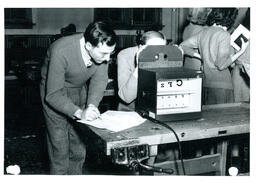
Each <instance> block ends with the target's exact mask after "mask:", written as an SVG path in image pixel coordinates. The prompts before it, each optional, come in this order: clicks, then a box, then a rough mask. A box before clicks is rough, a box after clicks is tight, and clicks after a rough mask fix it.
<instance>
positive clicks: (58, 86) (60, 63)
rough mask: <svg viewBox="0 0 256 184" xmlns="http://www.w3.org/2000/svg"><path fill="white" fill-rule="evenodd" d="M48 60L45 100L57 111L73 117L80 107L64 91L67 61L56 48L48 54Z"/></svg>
mask: <svg viewBox="0 0 256 184" xmlns="http://www.w3.org/2000/svg"><path fill="white" fill-rule="evenodd" d="M46 60H48V65H49V66H48V73H47V82H46V95H45V100H46V102H47V103H48V104H49V105H50V106H51V107H53V108H54V109H55V110H57V111H59V112H61V113H63V114H65V115H67V116H69V117H72V116H73V114H74V113H75V111H76V110H77V109H79V107H78V106H76V105H75V104H74V103H73V102H72V101H71V99H69V98H68V97H67V96H66V94H65V91H64V83H65V69H66V67H67V63H66V60H65V58H64V57H63V56H62V54H61V53H59V52H58V51H57V50H56V49H54V48H52V49H51V50H49V51H48V52H47V56H46Z"/></svg>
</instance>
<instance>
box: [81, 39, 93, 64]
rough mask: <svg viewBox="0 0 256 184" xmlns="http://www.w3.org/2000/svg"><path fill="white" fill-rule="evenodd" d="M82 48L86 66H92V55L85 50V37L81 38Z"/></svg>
mask: <svg viewBox="0 0 256 184" xmlns="http://www.w3.org/2000/svg"><path fill="white" fill-rule="evenodd" d="M80 49H81V54H82V58H83V60H84V64H85V66H86V67H90V66H91V65H92V61H91V57H90V56H89V55H88V53H87V52H86V50H85V40H84V37H82V38H81V39H80Z"/></svg>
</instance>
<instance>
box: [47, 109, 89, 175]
mask: <svg viewBox="0 0 256 184" xmlns="http://www.w3.org/2000/svg"><path fill="white" fill-rule="evenodd" d="M44 115H45V119H46V130H47V131H46V133H47V136H46V137H47V146H48V155H49V161H50V174H53V175H80V174H82V170H83V164H84V162H85V157H86V146H85V144H84V143H83V142H82V140H81V138H80V137H79V135H78V133H77V132H76V130H75V129H74V127H73V125H72V123H71V122H70V121H68V120H67V119H65V118H64V117H62V118H61V117H58V116H55V117H54V116H49V114H47V112H44Z"/></svg>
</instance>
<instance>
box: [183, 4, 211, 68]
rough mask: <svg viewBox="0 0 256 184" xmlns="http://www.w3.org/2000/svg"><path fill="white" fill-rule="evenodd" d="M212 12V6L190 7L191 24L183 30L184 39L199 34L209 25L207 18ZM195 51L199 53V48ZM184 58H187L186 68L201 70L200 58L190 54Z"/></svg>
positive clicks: (189, 19)
mask: <svg viewBox="0 0 256 184" xmlns="http://www.w3.org/2000/svg"><path fill="white" fill-rule="evenodd" d="M210 12H211V8H189V13H188V16H187V20H188V21H189V24H188V25H187V26H186V27H185V29H184V31H183V36H182V39H183V41H184V40H187V39H188V38H190V37H192V36H194V35H196V34H198V33H199V32H201V31H202V30H203V29H204V28H206V27H207V25H206V20H207V16H208V15H209V13H210ZM194 51H195V52H197V53H199V51H198V49H197V48H195V49H194ZM185 56H186V55H185ZM184 59H185V60H184V67H185V68H190V69H194V70H199V69H200V68H201V60H200V59H197V58H194V57H189V56H186V57H185V58H184Z"/></svg>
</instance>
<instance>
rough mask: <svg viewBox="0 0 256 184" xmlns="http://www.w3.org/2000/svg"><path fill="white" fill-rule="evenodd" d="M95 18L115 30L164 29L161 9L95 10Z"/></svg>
mask: <svg viewBox="0 0 256 184" xmlns="http://www.w3.org/2000/svg"><path fill="white" fill-rule="evenodd" d="M94 17H95V20H96V21H98V20H102V21H106V22H108V23H109V24H111V25H112V26H113V27H114V28H115V29H152V27H154V29H158V30H160V29H162V9H161V8H95V11H94Z"/></svg>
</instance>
